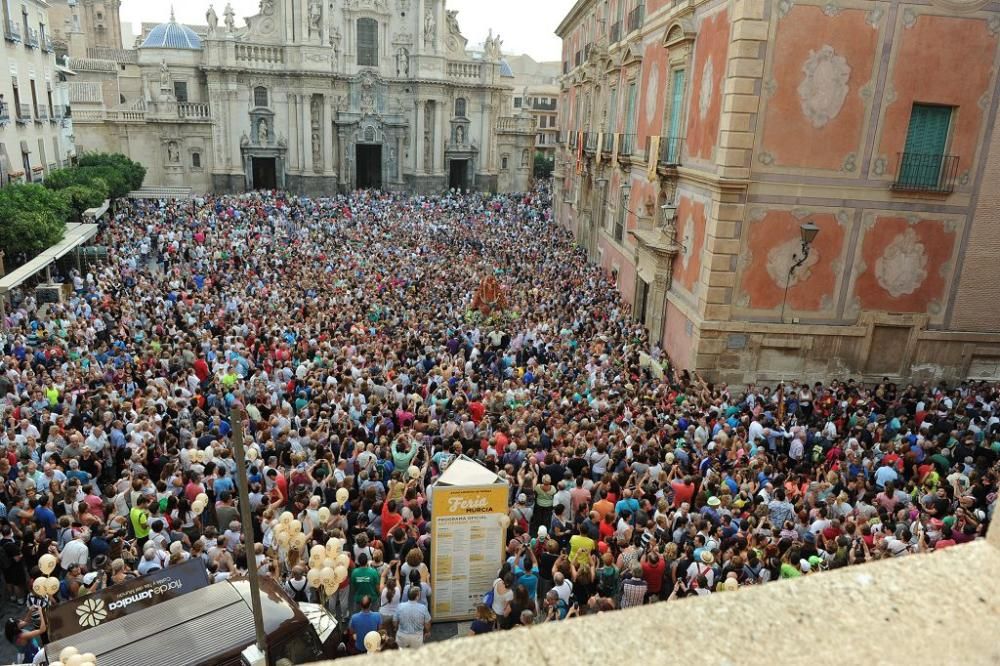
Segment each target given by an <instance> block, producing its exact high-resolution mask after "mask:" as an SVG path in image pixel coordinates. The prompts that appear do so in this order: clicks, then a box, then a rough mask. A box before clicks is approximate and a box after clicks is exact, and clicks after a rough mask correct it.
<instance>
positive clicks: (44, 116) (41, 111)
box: [35, 106, 49, 123]
mask: <svg viewBox="0 0 1000 666" xmlns="http://www.w3.org/2000/svg"><path fill="white" fill-rule="evenodd" d="M48 119H49V110H48V109H46V108H45V107H44V106H40V107H38V110H37V111H35V122H36V123H44V122H46V121H48Z"/></svg>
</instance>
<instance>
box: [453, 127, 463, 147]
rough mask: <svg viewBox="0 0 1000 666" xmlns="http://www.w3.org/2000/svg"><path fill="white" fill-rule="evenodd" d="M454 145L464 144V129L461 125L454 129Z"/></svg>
mask: <svg viewBox="0 0 1000 666" xmlns="http://www.w3.org/2000/svg"><path fill="white" fill-rule="evenodd" d="M455 143H457V144H458V145H462V144H463V143H465V128H464V127H462V126H461V125H459V126H458V127H456V128H455Z"/></svg>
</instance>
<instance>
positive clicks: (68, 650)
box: [59, 645, 80, 663]
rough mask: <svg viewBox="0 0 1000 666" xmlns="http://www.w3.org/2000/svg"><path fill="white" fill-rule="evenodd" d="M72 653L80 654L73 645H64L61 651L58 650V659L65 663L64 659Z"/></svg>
mask: <svg viewBox="0 0 1000 666" xmlns="http://www.w3.org/2000/svg"><path fill="white" fill-rule="evenodd" d="M74 654H80V651H79V650H77V649H76V648H75V647H73V646H72V645H70V646H69V647H64V648H63V649H62V651H61V652H59V661H61V662H63V663H66V660H67V659H69V658H70V657H72V656H73V655H74Z"/></svg>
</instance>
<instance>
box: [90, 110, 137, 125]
mask: <svg viewBox="0 0 1000 666" xmlns="http://www.w3.org/2000/svg"><path fill="white" fill-rule="evenodd" d="M75 119H76V120H79V119H80V116H79V114H76V115H75ZM103 119H104V120H107V121H110V122H115V123H144V122H146V112H145V111H131V110H127V109H109V110H107V111H105V112H104V118H103Z"/></svg>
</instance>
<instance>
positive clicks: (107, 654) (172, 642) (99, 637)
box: [45, 578, 309, 666]
mask: <svg viewBox="0 0 1000 666" xmlns="http://www.w3.org/2000/svg"><path fill="white" fill-rule="evenodd" d="M260 587H261V595H260V596H261V609H262V610H263V613H264V631H265V632H266V633H267V635H268V638H269V639H270V638H274V639H277V638H281V637H283V636H284V635H285V634H286V633H291V632H295V631H300V630H302V628H303V627H308V626H309V621H308V619H307V618H306V616H305V615H304V614H303V613H302V611H300V610H299V609H298V608H297V607H296V606H295V605H294V604H293V603H292V602H291V601H290V600H289V599H288V597H287V596H286V595H285V593H284V592H283V591H282V590H281V588H279V587H278V585H277V584H276V583H274V581H272V580H270V579H268V578H263V579H261V581H260ZM250 608H251V606H250V583H249V581H247V580H245V579H236V580H232V581H224V582H220V583H216V584H214V585H209V586H208V587H206V588H203V589H200V590H196V591H194V592H191V593H189V594H185V595H183V596H181V597H177V598H176V599H171V600H169V601H165V602H163V603H161V604H157V605H156V606H153V607H152V608H147V609H145V610H142V611H140V612H138V613H133V614H132V615H127V616H125V617H122V618H119V619H117V620H115V621H113V622H109V623H107V624H104V625H102V626H99V627H94V628H93V629H88V630H87V631H83V632H80V633H78V634H76V635H74V636H70V637H68V638H66V639H65V640H62V641H56V642H54V643H50V644H49V645H48V646H47V647H46V650H45V654H46V656H47V657H48V658H49V660H51V661H54V660H56V659H57V658H58V655H59V653H60V652H61V651H62V649H63V648H65V647H67V646H70V645H72V646H73V647H75V648H76V649H77V650H79V651H80V652H93V653H94V654H95V655H97V662H98V663H99V664H100V665H101V666H136V665H137V664H142V665H143V666H182V665H190V666H194V665H196V664H214V663H218V662H219V661H220V659H221V658H222V657H224V656H228V655H229V654H238V653H239V652H240V651H242V649H243V648H245V647H247V646H248V645H250V644H251V643H253V642H254V638H255V636H254V626H253V614H252V613H251V611H250Z"/></svg>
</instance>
